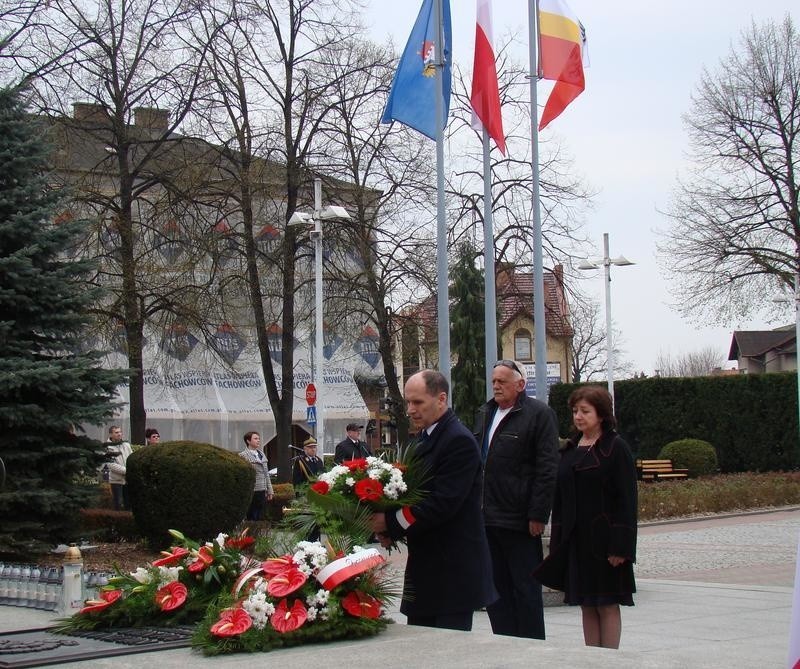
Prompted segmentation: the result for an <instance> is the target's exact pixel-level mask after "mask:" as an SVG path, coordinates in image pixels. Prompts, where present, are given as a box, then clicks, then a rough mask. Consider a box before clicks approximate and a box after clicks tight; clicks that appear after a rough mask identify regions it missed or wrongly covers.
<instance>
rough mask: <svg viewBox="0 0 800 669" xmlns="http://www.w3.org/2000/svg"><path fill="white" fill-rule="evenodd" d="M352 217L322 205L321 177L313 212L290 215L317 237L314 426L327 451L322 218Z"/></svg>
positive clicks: (341, 209)
mask: <svg viewBox="0 0 800 669" xmlns="http://www.w3.org/2000/svg"><path fill="white" fill-rule="evenodd" d="M337 218H338V219H345V218H350V214H348V213H347V210H346V209H345V208H344V207H337V206H333V205H330V206H327V207H323V206H322V181H321V180H320V179H314V212H313V213H312V214H309V213H306V212H301V211H295V212H294V213H293V214H292V215H291V217H290V218H289V225H304V226H310V227H311V233H310V235H311V239H312V240H314V385H315V386H316V389H317V402H316V404H317V424H316V428H315V430H314V432H315V436H316V439H317V443H318V444H319V445H320V447H321V448H322V452H323V453H324V452H325V442H324V439H325V417H324V414H325V377H324V374H323V370H322V363H323V360H324V359H325V356H324V354H323V347H324V339H323V331H322V328H323V323H322V321H323V312H322V221H323V220H330V219H337Z"/></svg>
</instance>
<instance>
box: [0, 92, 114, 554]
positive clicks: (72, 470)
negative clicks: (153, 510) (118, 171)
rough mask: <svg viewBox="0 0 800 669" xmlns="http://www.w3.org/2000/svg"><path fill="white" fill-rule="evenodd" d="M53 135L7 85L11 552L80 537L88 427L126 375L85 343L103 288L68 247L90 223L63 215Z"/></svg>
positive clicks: (3, 106) (90, 445)
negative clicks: (50, 167)
mask: <svg viewBox="0 0 800 669" xmlns="http://www.w3.org/2000/svg"><path fill="white" fill-rule="evenodd" d="M42 135H43V127H41V124H39V123H37V122H36V120H35V119H33V118H32V117H30V116H29V115H28V114H26V112H25V109H24V105H23V102H22V93H21V91H19V90H17V89H0V458H2V460H3V463H4V465H5V471H6V477H5V483H4V485H2V487H1V488H0V558H3V557H12V556H13V557H22V556H26V557H27V556H31V555H34V554H36V553H39V552H41V551H42V550H48V549H50V548H52V546H53V545H54V544H55V543H57V542H59V541H66V540H69V539H74V538H75V537H76V533H77V532H78V525H77V522H78V520H79V510H80V509H81V508H82V507H84V506H86V505H87V502H89V500H90V499H91V495H92V494H93V493H94V492H95V491H96V489H97V486H96V467H97V466H98V464H99V463H100V462H101V461H102V460H103V455H102V449H101V448H100V444H99V442H97V441H96V440H92V439H89V438H88V437H86V436H85V435H84V434H82V433H81V431H80V427H79V426H81V425H89V424H99V423H101V422H102V421H103V420H104V419H105V418H107V417H108V416H110V414H111V412H112V410H113V405H112V403H111V398H112V397H113V393H114V388H115V386H116V385H117V383H119V381H120V380H121V376H120V374H119V373H118V372H114V371H107V370H103V369H101V368H100V367H99V366H98V354H97V353H94V352H85V351H83V350H82V349H83V344H84V342H85V330H86V325H87V323H88V316H87V314H88V311H89V306H90V305H91V304H93V303H96V301H97V300H98V294H97V293H96V292H95V291H94V290H91V289H90V288H89V286H88V284H87V283H86V281H85V279H86V276H87V272H88V271H89V270H90V267H89V265H88V264H87V263H85V262H83V261H75V260H70V259H68V258H67V257H66V256H65V254H64V251H65V250H66V249H68V248H69V247H70V244H71V243H73V242H74V240H75V238H76V235H78V234H80V232H81V230H82V228H83V224H82V223H81V222H79V221H67V222H61V223H58V224H56V223H55V222H54V220H53V218H54V214H55V212H56V211H57V207H58V205H59V202H60V200H61V194H60V193H58V192H56V191H54V190H53V189H51V188H49V186H48V180H47V174H46V166H47V145H46V144H45V142H44V141H43V139H42ZM0 483H2V482H0Z"/></svg>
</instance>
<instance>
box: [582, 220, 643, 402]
mask: <svg viewBox="0 0 800 669" xmlns="http://www.w3.org/2000/svg"><path fill="white" fill-rule="evenodd" d="M635 264H636V263H633V262H631V261H630V260H628V259H627V258H625V256H619V258H610V257H609V255H608V233H607V232H604V233H603V257H602V258H587V259H586V260H584V261H583V262H581V263H580V264H579V265H578V269H585V270H591V269H600V267H603V269H604V270H605V287H606V356H607V360H606V367H607V376H608V392H609V394H610V395H611V401H612V403H613V402H614V343H613V341H612V337H611V265H616V266H617V267H624V266H626V265H635Z"/></svg>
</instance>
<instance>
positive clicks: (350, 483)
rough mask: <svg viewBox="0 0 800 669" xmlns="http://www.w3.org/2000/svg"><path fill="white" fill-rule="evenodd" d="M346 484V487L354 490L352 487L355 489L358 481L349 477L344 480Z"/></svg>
mask: <svg viewBox="0 0 800 669" xmlns="http://www.w3.org/2000/svg"><path fill="white" fill-rule="evenodd" d="M344 484H345V485H346V486H347V487H348V488H352V487H353V486H354V485H355V484H356V480H355V479H354V478H353V477H352V476H348V477H347V478H346V479H345V480H344Z"/></svg>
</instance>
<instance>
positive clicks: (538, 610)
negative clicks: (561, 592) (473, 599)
mask: <svg viewBox="0 0 800 669" xmlns="http://www.w3.org/2000/svg"><path fill="white" fill-rule="evenodd" d="M486 537H487V538H488V539H489V551H490V553H491V555H492V574H493V576H494V587H495V588H496V589H497V592H498V593H499V594H500V598H499V599H498V600H497V601H496V602H495V603H494V604H490V605H489V606H487V607H486V612H487V613H488V614H489V621H490V622H491V623H492V631H493V632H494V633H495V634H505V635H506V636H519V637H525V638H528V639H544V609H543V605H542V586H541V584H540V583H539V582H538V581H537V580H536V579H535V578H534V577H533V576H532V572H533V570H534V569H536V567H538V566H539V565H540V564H541V562H542V538H541V537H532V536H531V535H530V534H528V533H527V532H514V531H513V530H506V529H503V528H500V527H487V528H486Z"/></svg>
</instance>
